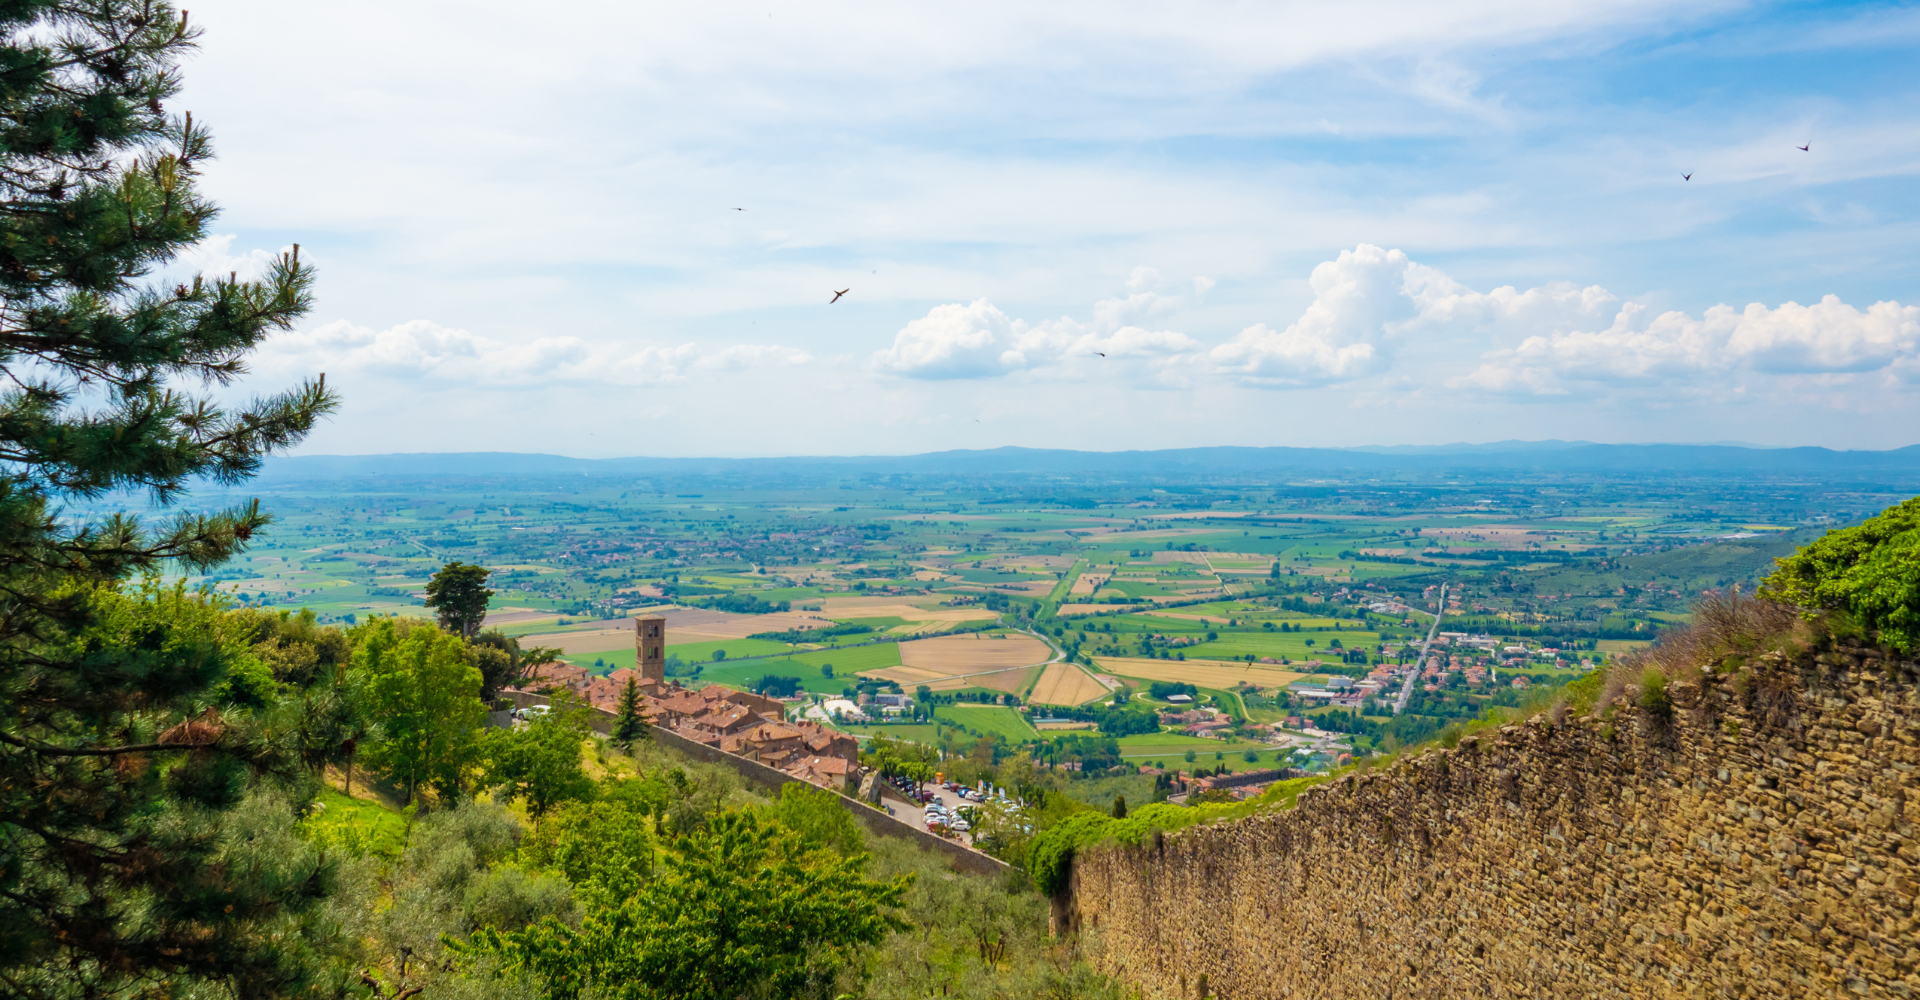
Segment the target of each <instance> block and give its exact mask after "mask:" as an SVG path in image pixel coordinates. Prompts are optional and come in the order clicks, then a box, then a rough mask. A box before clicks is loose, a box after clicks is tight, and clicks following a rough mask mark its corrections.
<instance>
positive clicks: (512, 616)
mask: <svg viewBox="0 0 1920 1000" xmlns="http://www.w3.org/2000/svg"><path fill="white" fill-rule="evenodd" d="M559 620H560V615H559V614H558V613H556V612H553V611H541V610H539V609H537V608H501V609H500V610H498V611H489V612H487V618H486V621H485V623H484V625H483V627H485V628H506V627H508V626H510V625H532V624H536V623H550V622H557V621H559Z"/></svg>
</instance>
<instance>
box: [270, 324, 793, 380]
mask: <svg viewBox="0 0 1920 1000" xmlns="http://www.w3.org/2000/svg"><path fill="white" fill-rule="evenodd" d="M811 360H812V358H811V357H810V356H809V355H808V354H807V353H806V352H805V351H800V350H796V349H794V348H790V347H781V346H776V345H765V344H736V345H733V346H730V347H724V348H720V349H718V350H708V349H704V348H701V347H698V346H696V345H694V344H680V345H677V346H660V345H644V346H640V347H629V346H624V345H612V344H593V343H589V342H587V341H584V340H581V339H580V338H578V337H539V338H536V339H534V340H531V341H527V342H523V343H507V342H504V341H498V340H493V339H490V338H487V337H482V336H478V335H476V334H473V333H469V332H468V331H466V330H460V329H454V328H451V327H446V326H441V325H440V324H438V323H434V322H432V321H430V320H411V321H409V322H406V323H401V324H399V325H397V326H391V327H388V328H386V329H384V330H374V329H372V328H370V327H364V326H358V325H356V324H353V323H350V322H347V321H345V320H336V321H334V322H332V323H327V324H324V325H322V326H318V327H314V328H312V329H310V330H302V331H298V332H294V333H289V334H282V335H280V336H277V337H274V338H273V339H272V340H270V341H268V342H267V344H266V346H265V347H264V348H263V349H262V350H261V352H260V354H259V355H258V358H257V362H258V363H257V364H256V366H255V367H256V368H257V369H259V370H261V371H262V372H263V374H268V375H277V376H285V375H293V374H301V373H310V372H318V371H325V372H329V373H354V374H360V375H370V376H374V377H384V378H393V379H432V380H436V381H444V382H456V383H464V384H468V385H494V386H500V385H521V386H530V385H544V384H556V383H562V384H564V383H600V384H607V385H656V384H667V383H676V382H683V381H685V380H686V379H687V374H688V373H689V372H691V371H702V372H711V371H740V370H743V369H749V368H763V367H776V366H785V365H802V364H807V363H808V362H810V361H811Z"/></svg>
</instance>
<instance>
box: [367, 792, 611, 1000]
mask: <svg viewBox="0 0 1920 1000" xmlns="http://www.w3.org/2000/svg"><path fill="white" fill-rule="evenodd" d="M520 837H521V830H520V825H519V823H518V822H517V821H515V819H514V818H513V816H512V815H510V814H509V813H507V811H506V810H504V809H502V808H500V807H499V806H495V805H482V804H475V803H464V804H462V805H460V806H458V807H456V808H453V809H447V810H441V811H439V812H434V813H430V814H428V815H426V816H423V817H421V818H420V820H419V821H418V822H417V823H414V824H413V828H412V831H411V836H410V837H408V839H407V843H406V848H405V850H404V852H402V853H401V854H400V856H399V858H398V859H397V862H394V863H382V862H381V861H380V860H377V859H374V858H367V859H365V860H363V861H359V862H355V863H352V864H350V865H348V866H347V867H346V870H345V871H344V872H343V877H342V879H341V885H340V891H339V892H338V894H337V895H336V897H335V899H334V900H333V906H332V910H333V914H334V916H335V918H336V919H337V920H338V921H340V923H341V924H343V925H344V927H343V929H344V930H345V932H346V937H347V938H348V939H349V940H351V941H352V942H354V943H355V945H356V947H355V948H354V949H353V950H352V951H349V952H347V953H346V954H343V955H342V958H345V959H351V960H352V961H353V963H354V965H355V966H357V967H359V968H369V967H370V968H371V970H372V972H373V975H374V978H376V979H377V980H379V981H381V982H382V983H383V985H384V987H385V989H383V990H381V991H380V992H381V994H382V995H388V996H391V995H394V994H398V993H400V992H402V991H403V990H406V989H410V988H415V987H423V986H431V987H432V992H431V993H430V994H429V995H440V993H441V991H442V989H443V988H444V987H445V986H446V985H449V984H448V983H447V977H446V976H445V975H444V973H443V971H442V970H443V969H444V967H445V966H446V959H447V955H446V954H445V951H444V949H445V945H444V944H443V942H444V941H445V940H446V939H447V938H453V939H455V940H460V939H464V938H465V937H466V936H467V935H469V934H472V933H473V932H474V931H475V930H477V929H479V928H481V927H492V928H494V929H496V930H499V931H518V930H522V929H525V928H526V927H527V926H529V925H531V924H534V923H537V922H539V921H540V920H542V919H545V918H548V917H552V918H555V919H558V920H562V921H568V922H574V921H577V920H578V919H579V908H578V906H577V904H576V903H575V901H574V894H573V890H572V889H571V888H570V887H569V886H568V885H567V883H566V881H564V880H563V879H561V878H559V877H557V876H554V875H551V874H544V873H541V872H540V871H538V870H528V869H526V868H522V867H519V866H516V865H514V864H513V863H512V862H513V860H514V859H515V858H516V857H517V851H516V848H517V845H518V844H519V843H520Z"/></svg>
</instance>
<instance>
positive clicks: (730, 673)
mask: <svg viewBox="0 0 1920 1000" xmlns="http://www.w3.org/2000/svg"><path fill="white" fill-rule="evenodd" d="M769 675H771V676H776V677H798V678H800V687H801V689H802V690H805V691H809V692H811V693H813V694H830V695H837V694H839V693H841V692H842V691H844V690H846V688H847V685H848V684H850V683H852V681H850V680H849V679H847V678H846V677H842V676H840V672H839V671H838V670H835V671H834V676H832V677H826V676H824V675H822V674H821V673H820V668H819V667H818V666H817V665H813V664H807V663H801V662H800V661H798V660H793V659H787V658H785V657H781V658H779V659H770V660H741V661H739V662H737V663H735V662H731V661H729V662H727V663H709V664H707V665H706V666H705V667H703V668H702V669H701V671H700V677H699V683H704V684H723V685H725V686H727V687H730V688H735V689H737V690H740V691H751V690H753V686H754V685H755V684H757V683H759V681H760V678H762V677H767V676H769ZM677 680H679V681H680V682H681V683H682V684H689V685H691V684H694V683H695V681H694V680H692V679H691V678H687V677H680V678H677Z"/></svg>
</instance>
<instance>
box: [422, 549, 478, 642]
mask: <svg viewBox="0 0 1920 1000" xmlns="http://www.w3.org/2000/svg"><path fill="white" fill-rule="evenodd" d="M492 575H493V571H492V570H490V569H487V568H485V567H482V566H474V565H470V564H468V563H463V562H457V561H456V562H450V563H448V564H446V565H445V566H442V567H440V572H438V573H435V574H433V577H432V578H431V579H429V580H428V581H427V602H426V603H427V607H430V608H432V609H434V610H435V611H437V612H439V613H440V627H441V628H443V629H446V630H447V631H449V632H452V633H453V634H455V635H457V636H459V637H460V638H462V639H471V638H473V636H474V633H476V632H478V631H480V624H481V623H482V622H484V621H486V620H487V599H488V598H490V597H492V596H493V591H491V590H488V589H487V577H489V576H492Z"/></svg>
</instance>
